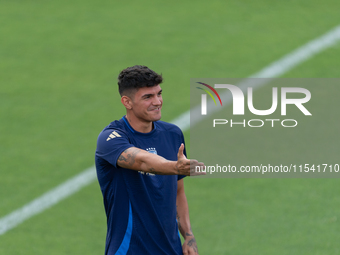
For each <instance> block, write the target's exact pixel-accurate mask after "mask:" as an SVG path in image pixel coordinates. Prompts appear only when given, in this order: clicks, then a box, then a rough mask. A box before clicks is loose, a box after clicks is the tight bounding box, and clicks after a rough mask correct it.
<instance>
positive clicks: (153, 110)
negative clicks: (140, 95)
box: [150, 107, 161, 112]
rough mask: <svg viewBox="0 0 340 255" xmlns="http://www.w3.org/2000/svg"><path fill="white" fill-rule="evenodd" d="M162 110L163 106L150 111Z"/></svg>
mask: <svg viewBox="0 0 340 255" xmlns="http://www.w3.org/2000/svg"><path fill="white" fill-rule="evenodd" d="M160 110H161V107H157V108H154V109H151V110H150V111H151V112H152V111H160Z"/></svg>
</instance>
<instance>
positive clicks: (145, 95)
mask: <svg viewBox="0 0 340 255" xmlns="http://www.w3.org/2000/svg"><path fill="white" fill-rule="evenodd" d="M162 91H163V89H161V90H160V91H158V93H157V94H159V93H162ZM153 95H154V94H144V95H143V96H142V97H143V98H144V97H148V96H153Z"/></svg>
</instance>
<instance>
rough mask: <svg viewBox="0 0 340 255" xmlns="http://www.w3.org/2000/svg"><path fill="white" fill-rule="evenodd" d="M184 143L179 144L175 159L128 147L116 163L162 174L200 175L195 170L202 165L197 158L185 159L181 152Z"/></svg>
mask: <svg viewBox="0 0 340 255" xmlns="http://www.w3.org/2000/svg"><path fill="white" fill-rule="evenodd" d="M183 150H184V144H182V145H181V146H180V148H179V149H178V154H177V161H171V160H166V159H165V158H163V157H161V156H158V155H156V154H153V153H149V152H147V151H145V150H142V149H139V148H136V147H130V148H128V149H126V150H125V151H123V152H122V154H121V155H120V156H119V157H118V160H117V165H118V166H120V167H124V168H128V169H132V170H137V171H143V172H149V173H153V174H163V175H176V174H177V175H190V174H193V175H200V174H205V173H203V172H197V173H196V172H195V169H196V167H197V166H198V167H201V166H204V164H203V163H200V162H198V161H197V160H194V159H192V160H190V159H187V158H186V156H185V155H184V154H183Z"/></svg>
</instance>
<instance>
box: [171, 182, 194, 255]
mask: <svg viewBox="0 0 340 255" xmlns="http://www.w3.org/2000/svg"><path fill="white" fill-rule="evenodd" d="M176 206H177V223H178V228H179V232H181V234H182V236H183V238H184V240H185V241H184V243H183V246H182V249H183V254H184V255H198V250H197V244H196V239H195V237H194V234H193V233H192V230H191V226H190V219H189V207H188V201H187V197H186V196H185V192H184V182H183V179H181V180H179V181H178V182H177V199H176Z"/></svg>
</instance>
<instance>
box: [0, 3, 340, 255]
mask: <svg viewBox="0 0 340 255" xmlns="http://www.w3.org/2000/svg"><path fill="white" fill-rule="evenodd" d="M339 8H340V2H339V1H335V0H325V1H324V2H323V3H322V4H321V3H320V2H319V1H315V0H311V1H307V0H303V1H302V0H301V1H268V0H259V1H236V0H235V1H208V2H207V1H194V2H193V1H184V2H183V1H172V2H153V1H143V2H140V1H130V2H129V3H125V2H118V1H111V2H107V1H90V0H84V1H72V2H70V1H64V0H61V1H54V2H49V1H0V20H1V24H2V25H1V26H0V34H1V35H2V36H1V40H0V74H1V75H0V84H1V85H0V123H1V124H0V155H1V156H0V199H1V203H0V218H1V217H3V216H5V215H7V214H8V213H10V212H12V211H14V210H15V209H17V208H19V207H21V206H23V205H24V204H26V203H28V202H29V201H31V200H33V199H34V198H36V197H39V196H40V195H42V194H43V193H45V192H46V191H48V190H50V189H51V188H53V187H55V186H57V185H58V184H60V183H62V182H64V181H66V180H67V179H69V178H71V177H73V176H75V175H76V174H78V173H80V172H82V171H83V170H84V169H86V168H88V167H90V166H92V165H93V164H94V151H95V147H96V138H97V135H98V134H99V132H100V131H101V130H102V129H103V128H104V127H105V126H106V125H107V124H108V123H110V122H111V121H112V120H114V119H118V118H121V116H123V115H124V108H123V106H121V104H120V101H119V99H120V98H119V95H118V89H117V85H116V77H117V75H118V73H119V72H120V71H121V70H122V69H124V68H125V67H127V66H131V65H135V64H143V65H147V66H149V67H150V68H152V69H154V70H155V71H157V72H160V73H162V74H163V77H164V84H163V85H162V88H163V91H164V94H163V98H164V105H163V118H162V119H163V120H165V121H171V120H172V119H174V118H175V117H177V116H178V115H180V114H181V113H183V112H185V111H187V110H188V109H189V105H190V102H189V85H190V78H199V77H212V78H215V77H235V78H243V77H248V76H249V75H251V74H253V73H256V72H257V71H259V70H260V69H262V68H263V67H265V66H267V65H269V64H270V63H271V62H273V61H275V60H277V59H279V58H281V57H282V56H284V55H285V54H287V53H289V52H291V51H292V50H294V49H296V48H297V47H299V46H301V45H303V44H305V43H306V42H308V41H309V40H312V39H314V38H316V37H318V36H320V35H322V34H324V33H325V32H327V31H328V30H330V29H332V28H333V27H335V26H337V25H339V24H340V18H339V11H338V10H339ZM339 59H340V45H339V44H337V45H336V46H334V47H331V48H329V49H327V50H326V51H324V52H322V53H320V54H318V55H317V56H315V57H313V58H312V59H310V60H308V61H307V62H305V63H303V64H302V65H300V66H298V67H296V68H295V69H294V70H292V71H290V72H289V73H286V74H285V75H284V77H302V78H304V77H306V78H319V77H330V78H336V77H339V67H340V63H339ZM335 97H337V95H335ZM189 135H190V133H189V132H185V137H186V140H187V143H188V148H187V149H189V144H190V141H189ZM334 137H336V134H334ZM185 187H186V194H187V197H188V200H189V207H190V216H191V224H192V228H193V231H194V233H195V237H196V240H197V242H198V247H199V251H200V254H218V255H220V254H232V255H238V254H240V255H248V254H249V255H254V254H262V255H264V254H268V255H272V254H276V255H285V254H287V255H288V254H289V255H292V254H297V255H301V254H320V255H321V254H327V255H328V254H338V253H339V252H340V245H339V242H338V234H339V230H340V225H339V222H338V221H337V219H338V218H339V217H340V209H339V206H338V204H339V203H340V198H339V196H338V193H339V192H340V186H339V185H338V179H191V178H187V179H186V180H185ZM105 235H106V219H105V213H104V206H103V203H102V197H101V193H100V189H99V185H98V183H97V182H95V183H92V184H91V185H89V186H87V187H86V188H84V189H82V190H81V191H80V192H78V193H76V194H75V195H73V196H71V197H69V198H67V199H66V200H63V201H62V202H60V203H59V204H57V205H56V206H54V207H52V208H50V209H48V210H46V211H44V212H43V213H41V214H39V215H36V216H34V217H32V218H30V219H29V220H27V221H25V222H24V223H23V224H21V225H19V226H18V227H16V228H14V229H12V230H10V231H8V232H7V233H5V234H4V235H1V236H0V254H4V255H17V254H25V255H30V254H34V255H38V254H51V255H53V254H56V255H57V254H58V255H59V254H103V253H104V245H105Z"/></svg>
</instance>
